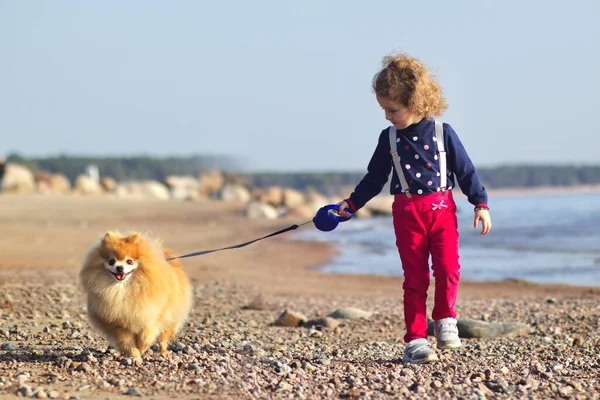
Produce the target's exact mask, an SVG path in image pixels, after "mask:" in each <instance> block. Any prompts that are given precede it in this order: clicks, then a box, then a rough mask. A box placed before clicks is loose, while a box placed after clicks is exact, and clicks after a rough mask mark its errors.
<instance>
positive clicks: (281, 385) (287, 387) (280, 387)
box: [277, 381, 293, 392]
mask: <svg viewBox="0 0 600 400" xmlns="http://www.w3.org/2000/svg"><path fill="white" fill-rule="evenodd" d="M292 389H293V387H292V385H290V384H289V383H287V382H283V381H282V382H280V383H279V385H277V391H280V392H291V391H292Z"/></svg>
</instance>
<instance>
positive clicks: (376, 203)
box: [364, 195, 394, 216]
mask: <svg viewBox="0 0 600 400" xmlns="http://www.w3.org/2000/svg"><path fill="white" fill-rule="evenodd" d="M393 202H394V197H393V196H389V195H382V196H377V197H374V198H373V199H371V200H370V201H369V202H368V203H367V204H366V205H365V207H364V208H365V209H366V210H367V211H368V212H370V213H371V215H373V216H376V215H391V214H392V203H393Z"/></svg>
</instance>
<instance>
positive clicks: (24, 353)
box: [0, 347, 104, 364]
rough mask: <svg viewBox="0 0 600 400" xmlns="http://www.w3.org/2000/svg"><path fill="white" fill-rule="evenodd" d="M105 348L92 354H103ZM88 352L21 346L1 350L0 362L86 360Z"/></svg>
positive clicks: (53, 362) (52, 362)
mask: <svg viewBox="0 0 600 400" xmlns="http://www.w3.org/2000/svg"><path fill="white" fill-rule="evenodd" d="M102 353H104V351H103V350H93V351H91V354H102ZM86 357H87V354H83V353H82V351H79V352H78V351H77V350H67V349H65V348H60V347H56V348H48V347H46V348H42V347H20V348H18V349H15V350H2V351H1V352H0V362H2V363H4V362H11V361H16V362H29V363H49V364H60V363H62V362H65V361H67V360H70V361H78V362H84V361H86V359H87V358H86Z"/></svg>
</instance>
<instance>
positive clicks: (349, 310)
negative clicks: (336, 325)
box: [328, 307, 373, 319]
mask: <svg viewBox="0 0 600 400" xmlns="http://www.w3.org/2000/svg"><path fill="white" fill-rule="evenodd" d="M372 315H373V313H372V312H370V311H365V310H361V309H360V308H354V307H345V308H339V309H337V310H335V311H334V312H332V313H331V314H329V315H328V317H330V318H335V319H369V318H371V316H372Z"/></svg>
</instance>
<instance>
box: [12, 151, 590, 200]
mask: <svg viewBox="0 0 600 400" xmlns="http://www.w3.org/2000/svg"><path fill="white" fill-rule="evenodd" d="M7 161H8V162H15V163H19V164H23V165H26V166H28V167H29V168H30V169H32V170H33V171H34V172H37V171H47V172H50V173H61V174H64V175H65V176H66V177H67V178H68V179H69V180H71V181H74V180H75V178H76V177H77V176H78V175H80V174H82V173H84V171H85V169H86V167H87V166H88V165H91V164H93V165H96V166H97V167H98V169H99V170H100V175H101V176H108V177H112V178H114V179H116V180H117V181H127V180H143V179H149V180H157V181H163V180H164V179H165V177H167V176H169V175H191V176H199V175H200V174H202V173H204V172H208V171H211V170H221V171H225V172H227V173H228V175H229V176H233V177H235V178H236V180H237V181H241V182H243V183H245V184H247V185H249V186H252V187H265V186H271V185H276V186H285V187H293V188H296V189H298V190H306V189H308V188H313V189H315V190H317V191H319V192H321V193H335V192H336V191H337V190H338V189H339V188H341V187H347V186H354V185H356V184H357V183H358V182H359V181H360V179H361V178H362V176H363V175H364V172H363V171H359V172H298V173H287V172H286V173H272V172H263V173H261V172H256V173H244V172H235V171H239V168H238V165H237V163H236V161H235V160H234V159H231V158H228V157H221V156H189V157H166V158H159V157H150V156H138V157H118V158H117V157H114V158H106V157H72V156H66V155H62V156H57V157H48V158H25V157H22V156H19V155H17V154H11V155H9V156H8V157H7ZM478 172H479V175H480V177H481V180H482V181H483V183H484V185H485V186H486V187H488V188H519V187H540V186H574V185H592V184H600V165H590V166H575V165H510V166H499V167H488V168H478Z"/></svg>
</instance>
